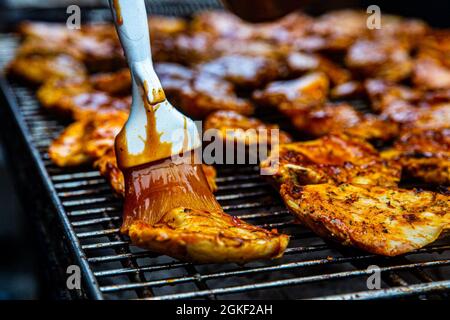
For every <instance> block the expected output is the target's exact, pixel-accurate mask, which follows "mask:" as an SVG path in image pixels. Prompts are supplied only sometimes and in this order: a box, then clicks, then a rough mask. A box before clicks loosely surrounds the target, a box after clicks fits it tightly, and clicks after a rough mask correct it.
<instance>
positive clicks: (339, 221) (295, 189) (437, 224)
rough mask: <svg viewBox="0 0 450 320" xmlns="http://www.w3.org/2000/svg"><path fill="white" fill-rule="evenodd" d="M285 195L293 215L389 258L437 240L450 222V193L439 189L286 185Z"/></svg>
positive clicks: (322, 232) (339, 239)
mask: <svg viewBox="0 0 450 320" xmlns="http://www.w3.org/2000/svg"><path fill="white" fill-rule="evenodd" d="M280 193H281V196H282V198H283V200H284V202H285V204H286V205H287V207H288V208H289V210H290V211H291V212H292V214H293V215H295V216H296V217H297V219H299V221H300V222H302V223H303V224H305V225H306V226H308V227H309V228H311V230H313V231H314V232H315V233H317V234H318V235H319V236H321V237H324V238H329V239H331V240H334V241H336V242H339V243H341V244H343V245H351V246H355V247H357V248H360V249H363V250H366V251H369V252H372V253H375V254H380V255H385V256H396V255H400V254H404V253H407V252H410V251H413V250H416V249H419V248H422V247H424V246H426V245H428V244H430V243H432V242H433V241H435V240H436V239H437V238H438V237H439V235H440V234H441V232H442V231H443V230H444V229H445V228H446V227H447V226H448V224H449V223H450V197H449V196H448V195H444V194H439V193H434V192H427V191H419V190H404V189H398V188H395V187H383V186H373V185H356V184H341V185H334V184H315V185H307V186H298V185H294V184H284V185H283V186H282V187H281V190H280Z"/></svg>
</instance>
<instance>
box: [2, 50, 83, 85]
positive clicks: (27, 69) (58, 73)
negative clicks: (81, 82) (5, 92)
mask: <svg viewBox="0 0 450 320" xmlns="http://www.w3.org/2000/svg"><path fill="white" fill-rule="evenodd" d="M7 71H8V73H9V74H10V75H11V76H13V77H17V78H19V79H23V80H25V81H27V82H30V83H32V84H42V83H43V82H45V81H46V80H47V79H49V78H50V77H52V78H55V79H71V78H72V79H73V78H84V77H85V76H86V68H85V67H84V65H83V64H82V63H81V62H79V61H78V60H76V59H74V58H72V57H71V56H67V55H54V56H38V55H36V56H24V57H20V56H19V57H16V58H15V59H14V60H12V61H11V63H10V64H9V65H8V67H7Z"/></svg>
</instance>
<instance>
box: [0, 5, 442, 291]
mask: <svg viewBox="0 0 450 320" xmlns="http://www.w3.org/2000/svg"><path fill="white" fill-rule="evenodd" d="M150 10H151V8H150ZM157 13H161V12H157ZM162 13H167V12H162ZM170 13H173V11H172V12H170ZM17 44H18V39H17V38H16V37H14V36H12V35H8V34H4V35H0V67H1V66H2V65H5V63H6V62H7V61H8V60H9V59H10V58H12V56H13V54H14V50H15V48H16V47H17ZM0 84H1V88H2V91H3V94H4V96H5V97H6V101H7V106H2V107H8V108H10V109H11V111H12V114H13V115H14V117H15V121H16V122H17V123H18V124H19V127H20V130H21V131H22V134H23V135H24V137H25V140H26V141H27V143H28V147H29V150H30V151H31V153H32V155H33V156H34V161H35V162H36V164H37V167H38V169H39V171H40V175H41V177H42V180H43V182H44V184H45V186H46V187H47V191H48V193H49V195H50V197H51V199H52V200H53V205H54V210H55V212H56V214H57V216H58V218H59V223H60V224H61V228H63V230H64V234H65V237H66V238H67V239H65V240H64V241H67V242H68V245H69V246H70V248H71V252H72V254H73V259H74V262H75V263H76V264H78V265H79V266H80V267H81V269H82V275H83V280H84V283H83V291H84V292H85V294H86V295H87V296H88V297H89V298H93V299H183V298H190V299H194V298H202V299H248V298H255V299H289V298H296V299H297V298H319V299H380V298H384V299H386V298H406V297H419V298H429V297H433V298H444V299H445V298H448V293H449V292H450V243H449V242H448V241H446V239H445V238H441V239H440V240H438V241H436V242H435V243H434V244H432V245H430V246H428V247H426V248H423V249H420V250H417V251H416V252H413V253H411V254H408V255H405V256H402V257H396V258H385V257H379V256H376V255H373V254H368V253H364V252H361V251H357V250H354V249H350V248H344V247H341V246H339V245H335V244H332V243H328V242H325V241H324V240H323V239H321V238H319V237H317V236H316V235H315V234H314V233H312V232H311V231H309V230H308V229H306V228H305V227H303V226H301V225H299V224H297V223H296V222H295V221H294V220H293V218H292V217H291V216H290V215H289V214H288V212H287V210H286V208H285V207H284V206H283V204H282V202H281V200H280V199H279V196H278V194H277V192H276V191H275V190H274V189H273V188H272V187H271V186H270V185H269V184H268V183H267V182H265V181H264V180H263V179H261V177H260V176H259V174H258V173H259V171H258V168H257V167H255V166H239V167H236V166H233V167H226V166H220V167H218V177H217V183H218V187H219V189H218V192H217V194H216V195H217V199H218V200H219V202H220V203H221V205H222V206H223V208H224V209H225V211H226V212H228V213H229V214H232V215H236V216H239V217H240V218H242V219H244V220H246V221H248V222H250V223H252V224H255V225H259V226H262V227H265V228H268V229H272V228H277V229H278V230H279V231H280V232H283V233H287V234H289V235H291V242H290V246H289V248H288V249H287V251H286V254H285V256H284V257H283V258H281V259H278V260H273V261H260V262H253V263H249V264H246V265H245V266H238V265H236V264H223V265H195V264H191V263H184V262H179V261H177V260H175V259H172V258H170V257H167V256H162V255H158V254H155V253H152V252H149V251H145V250H141V249H139V248H136V247H134V246H132V245H130V243H129V241H128V239H127V238H126V237H124V236H122V235H121V234H120V233H119V231H118V230H119V227H120V223H121V211H122V208H121V201H120V199H118V198H116V197H115V196H113V194H112V192H111V191H110V188H109V186H108V185H107V183H106V181H105V180H104V179H103V178H102V177H101V176H100V175H99V173H98V172H97V171H95V170H93V169H92V168H76V169H71V170H67V169H61V168H58V167H56V166H55V165H53V164H52V163H51V161H50V159H49V157H48V154H47V148H48V146H49V144H50V142H51V141H52V140H53V139H54V138H55V137H56V136H57V135H58V134H59V133H60V132H61V130H62V129H63V128H64V124H63V123H62V122H61V120H60V119H58V118H56V117H54V116H53V115H50V114H48V113H46V112H45V111H43V110H42V109H41V108H40V107H39V104H38V102H37V100H36V98H35V95H34V91H33V90H32V89H29V88H27V87H24V86H22V85H20V84H17V83H14V82H12V81H10V80H6V79H5V78H2V79H1V83H0ZM447 240H448V238H447ZM373 265H375V266H378V267H379V270H380V271H381V275H382V288H381V289H380V290H368V287H367V279H368V277H369V276H370V275H371V274H372V272H371V271H370V270H368V269H367V268H368V267H369V266H373Z"/></svg>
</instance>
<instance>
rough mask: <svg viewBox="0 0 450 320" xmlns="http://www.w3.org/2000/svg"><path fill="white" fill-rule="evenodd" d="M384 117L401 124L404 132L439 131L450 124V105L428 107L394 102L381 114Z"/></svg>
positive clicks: (439, 104) (426, 105) (442, 104)
mask: <svg viewBox="0 0 450 320" xmlns="http://www.w3.org/2000/svg"><path fill="white" fill-rule="evenodd" d="M381 116H382V117H385V118H388V119H391V120H392V121H394V122H396V123H399V124H400V125H401V128H402V130H403V131H405V130H412V129H439V128H443V127H448V124H449V123H450V103H438V104H432V105H428V104H427V103H424V104H423V105H420V104H412V103H409V102H405V101H394V102H393V103H391V104H390V105H389V106H388V107H387V108H385V110H384V111H383V112H382V113H381Z"/></svg>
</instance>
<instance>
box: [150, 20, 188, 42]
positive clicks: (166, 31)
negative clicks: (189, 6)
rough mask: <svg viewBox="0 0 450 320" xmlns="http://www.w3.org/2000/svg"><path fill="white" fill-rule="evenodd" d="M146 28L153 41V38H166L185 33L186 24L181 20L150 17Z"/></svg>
mask: <svg viewBox="0 0 450 320" xmlns="http://www.w3.org/2000/svg"><path fill="white" fill-rule="evenodd" d="M148 27H149V29H150V33H151V34H150V36H151V37H152V40H153V37H154V36H159V35H164V36H167V35H173V34H179V33H182V32H185V31H186V30H187V28H188V23H187V21H186V20H185V19H183V18H178V17H168V16H158V15H152V16H150V18H149V19H148Z"/></svg>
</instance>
